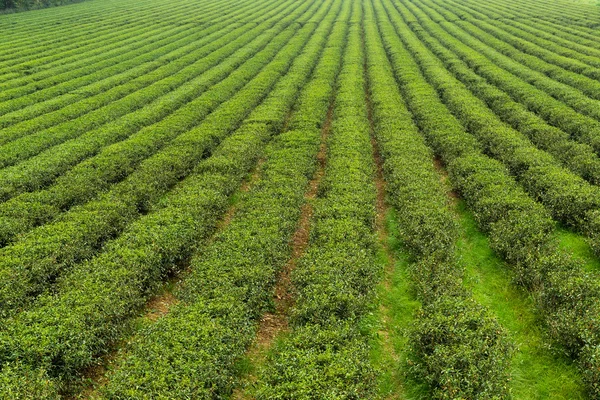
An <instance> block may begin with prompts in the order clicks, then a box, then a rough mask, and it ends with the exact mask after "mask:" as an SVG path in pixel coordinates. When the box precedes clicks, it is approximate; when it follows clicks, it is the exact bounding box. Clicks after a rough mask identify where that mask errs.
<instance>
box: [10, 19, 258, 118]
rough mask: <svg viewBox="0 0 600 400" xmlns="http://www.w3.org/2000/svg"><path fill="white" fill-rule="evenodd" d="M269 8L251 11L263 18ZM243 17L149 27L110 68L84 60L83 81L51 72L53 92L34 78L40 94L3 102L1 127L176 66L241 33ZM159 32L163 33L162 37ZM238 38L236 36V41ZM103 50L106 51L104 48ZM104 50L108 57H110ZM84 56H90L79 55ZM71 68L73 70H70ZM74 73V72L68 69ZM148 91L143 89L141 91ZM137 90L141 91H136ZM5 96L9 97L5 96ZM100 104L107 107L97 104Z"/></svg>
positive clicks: (122, 50) (123, 48)
mask: <svg viewBox="0 0 600 400" xmlns="http://www.w3.org/2000/svg"><path fill="white" fill-rule="evenodd" d="M266 11H268V10H265V9H260V10H256V9H251V10H246V12H247V13H250V12H254V13H256V14H259V13H260V15H264V13H265V12H266ZM243 16H244V13H243V12H241V11H239V12H234V13H232V15H231V17H233V18H220V19H219V21H216V22H217V23H215V24H214V25H212V26H211V27H208V28H207V29H194V27H193V26H191V25H183V26H175V27H172V28H170V29H160V28H147V29H148V30H149V31H150V33H152V34H151V35H148V36H149V37H148V38H143V37H139V36H135V37H134V38H133V42H134V43H133V44H131V45H130V46H129V45H128V43H127V39H125V40H119V41H118V42H119V43H120V44H121V46H119V51H118V52H117V53H116V54H114V56H113V57H111V58H110V61H109V63H107V65H104V67H102V65H95V64H93V63H92V65H89V63H90V62H91V61H92V60H89V59H85V58H84V59H85V60H86V61H87V62H88V63H86V65H87V66H88V67H87V68H89V69H87V71H84V72H83V71H82V72H83V73H82V74H79V76H68V75H67V76H66V77H65V78H66V79H56V77H55V75H56V74H55V73H54V69H53V68H50V69H49V70H50V71H51V73H52V75H51V76H52V77H54V78H53V79H52V80H51V81H50V82H49V85H48V87H46V88H44V85H43V82H44V80H40V79H39V78H40V77H37V76H36V77H33V79H35V84H36V87H37V91H35V92H34V93H31V94H27V95H23V96H20V97H18V98H13V99H8V100H4V101H2V102H1V103H0V114H1V115H2V116H1V117H0V126H1V127H2V128H6V127H8V126H10V125H14V124H15V123H18V122H21V121H24V120H27V119H31V118H34V117H38V116H41V115H44V114H47V113H50V112H53V111H57V110H59V109H62V108H63V107H65V106H67V105H70V104H72V103H75V102H78V101H81V100H83V99H87V98H92V97H95V96H98V95H100V94H102V93H103V92H106V91H108V90H110V89H112V88H113V87H115V86H118V85H122V84H124V83H127V82H129V81H131V80H133V79H135V78H137V77H139V76H142V75H143V74H144V73H146V72H142V73H140V72H138V71H139V70H142V71H144V68H146V69H147V71H148V72H150V71H153V70H155V69H156V68H158V67H160V66H163V65H164V64H165V63H166V62H171V61H175V60H177V59H179V58H181V57H183V56H185V55H186V54H188V53H190V52H192V51H193V50H195V49H197V48H200V47H202V46H206V45H207V44H210V43H211V42H212V41H214V40H216V39H218V38H221V37H222V36H224V35H226V34H228V33H230V32H231V31H233V30H234V29H236V28H239V27H238V26H236V25H235V24H233V22H234V21H235V18H236V17H243ZM157 32H160V33H159V34H157ZM128 37H129V36H128V35H125V36H124V38H128ZM233 37H235V36H233ZM101 48H102V46H101ZM108 50H109V49H105V53H109V51H108ZM80 57H82V58H83V57H85V55H80ZM69 67H70V66H69ZM69 70H71V68H69ZM142 87H143V86H140V87H139V88H140V89H141V88H142ZM135 90H139V89H137V88H135ZM3 93H5V92H3ZM97 104H98V105H101V104H102V103H97Z"/></svg>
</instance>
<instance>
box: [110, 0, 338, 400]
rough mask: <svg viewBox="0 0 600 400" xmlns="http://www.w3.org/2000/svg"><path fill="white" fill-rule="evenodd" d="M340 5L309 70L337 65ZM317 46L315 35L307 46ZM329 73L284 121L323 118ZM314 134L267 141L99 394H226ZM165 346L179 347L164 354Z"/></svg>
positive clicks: (293, 210)
mask: <svg viewBox="0 0 600 400" xmlns="http://www.w3.org/2000/svg"><path fill="white" fill-rule="evenodd" d="M340 5H342V2H337V4H336V5H334V8H339V6H340ZM348 5H349V3H348V2H345V4H343V7H344V9H343V10H342V11H341V13H340V15H339V16H338V17H337V20H338V21H341V23H336V24H335V27H334V30H333V32H332V34H331V36H330V39H329V41H328V47H327V48H326V49H325V51H324V54H323V58H322V60H321V62H320V63H319V64H318V66H317V70H316V71H320V70H321V67H323V69H327V70H328V71H330V72H335V70H334V69H333V70H332V69H331V68H328V67H327V66H326V65H327V64H329V65H332V66H335V65H336V64H339V57H336V55H338V56H339V54H336V53H339V48H340V46H341V44H342V43H343V38H344V30H345V29H346V26H345V24H344V23H343V22H344V21H345V20H346V19H347V14H348V10H349V7H348ZM336 13H337V11H336ZM336 13H331V12H330V15H328V17H327V19H328V22H327V23H326V24H324V25H323V26H322V27H320V28H319V31H321V32H323V33H325V31H326V30H327V29H330V28H331V25H333V22H334V20H335V14H336ZM326 25H327V26H326ZM324 44H325V43H323V41H320V43H318V47H315V50H318V49H321V50H322V49H323V45H324ZM307 67H308V65H307ZM332 78H333V77H332V76H327V75H324V74H322V73H320V72H316V73H315V75H313V79H312V80H311V82H310V83H309V84H308V85H306V87H305V88H304V89H303V92H302V96H301V97H300V102H299V107H298V108H297V111H296V115H295V116H293V117H292V118H293V120H292V125H293V124H294V120H296V119H297V117H299V116H302V117H310V118H313V119H315V120H317V119H319V120H320V121H323V119H324V118H325V114H326V112H327V104H328V102H329V94H330V92H331V88H329V89H327V86H328V85H330V83H331V79H332ZM324 89H325V90H324ZM298 113H299V114H298ZM319 139H320V130H319V128H318V127H316V126H315V127H312V128H306V129H300V130H295V129H292V130H290V131H287V132H286V133H283V134H281V135H279V137H277V138H276V139H275V141H274V143H273V144H271V145H270V146H269V147H268V148H267V150H266V161H265V163H264V164H263V165H262V166H261V172H262V173H261V179H260V180H259V181H258V183H257V185H256V186H255V187H254V188H253V189H252V190H251V192H250V193H249V194H248V195H247V196H245V197H244V198H243V199H242V205H241V207H240V208H239V209H238V211H237V212H236V214H235V216H234V218H233V219H232V221H231V223H230V225H228V226H227V227H226V228H225V230H224V231H222V232H220V233H219V234H218V235H217V236H216V238H215V239H214V241H213V242H212V243H211V245H210V246H209V247H208V248H207V249H206V250H205V251H203V252H202V254H201V255H198V256H197V257H196V258H194V260H193V261H192V265H191V267H192V273H191V274H190V276H188V277H187V279H186V281H185V286H184V288H183V290H182V291H180V292H179V293H178V298H179V300H180V303H179V304H178V305H176V306H175V307H174V308H173V309H172V310H171V312H170V313H169V314H167V315H166V316H165V317H163V318H161V319H160V320H158V321H157V323H155V324H154V325H152V326H151V327H150V328H149V329H147V330H145V331H144V332H143V333H142V334H140V335H139V336H138V337H139V339H138V340H137V341H136V342H135V343H134V345H133V346H132V349H130V350H128V352H127V353H128V356H127V357H126V359H124V360H123V361H122V362H121V363H119V365H118V366H117V367H116V370H115V372H114V373H113V374H111V375H110V376H109V379H108V382H109V383H108V385H107V387H106V389H105V390H104V393H105V395H106V397H107V398H115V399H116V398H123V397H127V398H145V396H154V397H161V396H165V397H169V395H170V394H171V393H172V390H173V388H175V390H176V392H175V393H177V395H176V396H175V397H194V398H216V397H225V396H226V395H228V394H230V393H231V391H232V389H233V387H234V386H235V385H236V383H237V381H238V376H237V371H236V365H237V363H238V362H239V360H240V358H242V357H243V355H244V353H245V352H246V350H247V348H248V346H249V345H250V343H251V342H252V341H253V339H254V337H255V334H256V325H257V321H258V319H259V318H260V316H261V315H262V313H263V312H264V311H266V310H267V309H269V308H270V307H271V306H272V305H271V301H272V300H271V299H272V290H273V285H274V282H275V279H276V275H277V272H278V271H279V270H280V269H281V268H282V267H283V265H284V263H285V262H286V261H287V260H288V259H289V257H290V255H291V254H290V253H291V248H290V241H291V239H292V236H293V233H294V231H295V229H296V223H297V220H298V218H299V217H300V210H301V206H302V203H303V202H304V192H305V189H306V186H307V183H308V180H309V179H310V177H311V176H312V174H313V172H314V170H315V164H316V162H315V161H316V157H315V154H316V153H317V151H318V149H319V142H320V140H319ZM250 237H254V238H260V240H249V238H250ZM240 248H241V249H243V251H240ZM173 348H176V349H181V351H177V352H176V353H175V354H174V353H173V351H172V350H171V349H173Z"/></svg>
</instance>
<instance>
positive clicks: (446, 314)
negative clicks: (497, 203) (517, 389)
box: [364, 9, 512, 399]
mask: <svg viewBox="0 0 600 400" xmlns="http://www.w3.org/2000/svg"><path fill="white" fill-rule="evenodd" d="M367 11H368V12H367V13H366V14H365V16H366V18H365V21H371V20H373V18H372V11H371V10H370V9H368V10H367ZM380 26H381V29H382V30H384V31H388V32H389V31H390V29H391V27H390V26H389V24H385V23H384V22H382V21H381V22H380ZM364 29H365V31H366V45H367V55H368V57H367V70H368V76H369V81H370V90H371V99H372V102H373V116H374V123H375V136H376V139H377V143H378V146H379V149H380V152H381V155H382V158H383V172H384V176H385V178H386V181H387V192H388V198H389V201H390V202H391V204H392V205H393V206H394V208H395V209H396V210H397V215H398V221H399V224H398V228H399V231H400V234H401V239H402V242H403V244H404V247H405V248H406V249H407V250H408V251H409V253H410V255H411V256H412V258H413V263H412V265H411V270H410V276H411V278H412V281H413V284H414V287H415V288H416V291H417V294H418V296H419V298H420V300H421V302H422V303H423V305H424V306H423V309H421V310H420V311H419V313H418V314H417V318H416V324H415V326H414V327H413V329H412V330H411V335H410V343H411V347H412V349H411V350H412V353H413V356H412V362H411V364H410V365H411V372H412V373H413V374H414V375H415V376H416V378H417V379H419V380H420V381H425V382H427V383H428V385H429V387H431V389H432V393H431V397H432V398H436V399H456V398H461V399H480V398H504V397H506V396H507V394H508V371H509V361H510V358H511V355H512V353H511V349H512V345H511V343H510V342H509V339H508V338H507V335H506V333H505V331H504V329H503V328H502V327H501V326H500V325H499V323H498V322H497V321H496V320H495V319H494V317H493V316H492V315H491V313H490V312H489V311H488V310H486V309H485V308H484V307H483V306H482V305H481V304H478V303H477V302H476V301H475V300H474V299H473V298H472V296H471V294H470V293H468V292H467V291H466V289H465V288H464V287H463V285H462V281H463V279H464V277H463V274H462V269H461V268H460V267H459V264H458V260H457V257H456V253H455V243H456V241H457V239H458V227H457V224H456V222H455V220H454V216H453V215H452V213H451V212H450V210H449V208H448V204H447V203H448V199H447V196H446V193H445V188H444V187H443V185H442V184H441V183H440V178H439V174H438V173H437V172H436V171H435V169H434V167H433V163H432V160H433V154H432V153H431V150H430V149H429V148H428V147H427V145H426V144H425V142H424V140H423V138H422V137H421V135H420V133H419V131H418V128H417V127H416V126H415V125H414V123H413V121H412V115H411V113H410V112H409V111H408V109H407V108H406V105H405V103H404V101H403V99H402V97H401V95H400V92H399V91H398V89H397V84H396V81H395V78H394V75H393V73H392V70H391V66H390V63H389V60H388V58H387V54H386V52H385V50H384V48H383V44H382V43H381V37H380V34H379V31H378V29H377V25H376V24H365V28H364ZM457 316H460V318H457Z"/></svg>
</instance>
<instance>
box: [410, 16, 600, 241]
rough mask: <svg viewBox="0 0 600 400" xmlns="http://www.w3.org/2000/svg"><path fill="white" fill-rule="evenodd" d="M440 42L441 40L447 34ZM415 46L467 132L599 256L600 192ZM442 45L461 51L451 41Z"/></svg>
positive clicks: (419, 33) (422, 32)
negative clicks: (587, 238)
mask: <svg viewBox="0 0 600 400" xmlns="http://www.w3.org/2000/svg"><path fill="white" fill-rule="evenodd" d="M399 7H400V10H401V11H402V12H403V13H405V15H409V16H410V14H408V13H409V11H408V10H407V9H403V8H402V6H399ZM421 23H422V24H423V25H421V26H423V27H426V29H425V30H419V29H415V35H416V36H418V37H419V38H421V40H423V41H424V42H425V43H427V44H428V45H429V46H430V47H431V46H437V47H438V50H439V51H440V52H444V50H445V49H443V48H442V47H441V46H439V45H436V43H433V44H432V43H431V41H430V40H428V38H427V33H426V31H429V25H427V24H426V22H425V21H421ZM413 29H414V27H413ZM437 37H438V38H441V35H437ZM411 43H412V45H413V49H414V50H413V52H415V53H417V52H418V56H417V58H418V59H419V61H418V62H419V64H420V65H421V67H422V70H423V71H424V74H425V75H426V76H427V78H428V80H429V81H430V82H431V83H432V85H433V86H434V87H435V88H436V90H437V91H438V93H439V95H440V97H441V98H442V100H443V101H444V102H445V103H446V104H447V105H448V107H449V108H450V109H451V110H452V112H453V113H454V114H455V115H456V116H457V117H458V118H459V119H460V120H461V122H462V123H463V125H464V126H465V127H466V128H467V130H468V131H469V132H470V133H471V134H473V135H474V136H475V137H476V138H477V139H478V140H479V141H480V142H481V144H482V146H483V149H484V151H485V152H487V153H489V154H491V155H492V156H493V157H494V158H496V159H498V160H500V161H501V162H502V163H504V164H505V165H506V166H507V167H508V169H509V170H510V172H511V173H512V174H513V175H514V176H515V177H516V178H517V180H518V181H519V182H520V183H521V184H522V185H523V187H524V188H525V190H526V191H527V192H528V193H530V194H531V196H532V197H534V198H535V199H536V200H538V201H540V202H541V203H542V204H544V205H545V206H546V208H547V209H548V210H549V211H550V213H551V214H552V215H553V216H554V217H555V218H556V219H557V220H558V221H561V222H563V223H564V224H566V225H567V226H571V227H574V228H575V229H577V230H579V231H580V232H582V233H583V234H585V235H587V236H588V237H589V238H590V241H591V244H592V247H593V248H594V249H595V250H596V251H597V250H598V249H599V248H600V244H599V243H598V233H599V230H598V229H599V227H600V223H599V221H600V219H599V212H598V209H599V208H600V188H598V187H597V186H594V185H591V184H589V183H588V182H585V181H584V180H583V179H582V178H581V177H579V176H577V175H575V174H573V173H571V172H570V171H567V170H565V169H564V168H562V167H561V166H559V165H558V163H557V162H556V161H555V160H554V158H553V157H551V156H550V155H549V154H548V153H546V152H544V151H541V150H539V149H537V148H536V147H535V146H534V145H532V144H531V143H530V142H529V140H527V139H526V138H525V137H523V135H521V134H520V132H518V131H516V130H514V129H511V128H509V127H508V126H506V125H504V124H502V123H501V121H500V119H499V117H498V116H497V115H496V114H494V113H493V112H492V111H491V110H490V109H489V108H488V107H487V106H486V105H485V104H483V103H482V102H481V101H480V100H479V99H477V98H475V97H474V96H473V94H472V93H471V92H470V91H469V90H468V89H467V88H466V87H465V86H464V85H462V84H461V83H460V82H459V81H457V80H456V78H454V77H453V76H452V74H451V73H450V72H449V71H448V70H447V69H446V68H445V66H444V65H443V64H442V62H441V61H440V60H438V59H436V58H435V57H434V56H432V55H431V54H430V53H429V52H428V51H429V50H428V49H427V48H426V47H425V46H424V45H423V43H422V42H421V41H419V39H417V38H415V39H414V40H411ZM442 44H443V45H444V46H445V47H446V48H450V49H452V50H454V49H455V47H454V46H451V45H449V42H445V41H444V42H443V43H442ZM416 49H418V50H416ZM449 62H450V63H452V62H454V63H456V62H457V61H456V60H450V61H449ZM458 62H459V63H460V61H458ZM459 68H460V65H459ZM469 85H470V83H469Z"/></svg>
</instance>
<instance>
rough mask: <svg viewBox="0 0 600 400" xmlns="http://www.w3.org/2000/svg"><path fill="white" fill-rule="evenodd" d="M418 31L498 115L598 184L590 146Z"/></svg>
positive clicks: (599, 172) (597, 162)
mask: <svg viewBox="0 0 600 400" xmlns="http://www.w3.org/2000/svg"><path fill="white" fill-rule="evenodd" d="M419 34H420V36H421V40H424V41H425V42H426V43H427V45H428V47H429V48H430V50H431V51H432V52H434V53H435V54H436V56H437V57H438V58H439V59H440V60H441V61H442V62H443V63H444V65H445V67H446V69H447V70H448V71H449V72H452V74H453V75H454V76H455V77H456V78H457V79H459V80H460V81H461V82H462V83H463V84H465V85H466V86H467V87H468V88H469V90H470V91H471V92H472V93H473V94H475V95H476V96H477V97H479V98H480V99H481V100H483V101H484V102H485V103H486V105H487V106H488V107H489V108H490V109H492V110H493V111H494V112H495V113H496V115H497V116H498V117H499V118H501V119H502V120H503V121H504V122H506V123H508V124H509V125H511V126H512V127H513V128H514V129H516V130H518V131H519V132H521V133H523V134H524V135H526V136H527V137H528V138H529V139H530V140H531V141H532V142H533V143H534V144H535V145H536V146H537V147H538V148H540V149H542V150H544V151H547V152H549V153H550V154H552V156H553V157H554V158H556V159H557V160H559V161H560V162H561V163H562V164H563V165H565V166H566V167H567V168H568V169H570V170H571V171H573V172H574V173H576V174H578V175H579V176H581V177H582V178H584V179H586V180H587V181H589V182H590V183H592V184H596V185H597V184H600V158H598V156H597V155H596V154H595V153H594V151H593V149H592V148H591V147H590V146H588V145H585V144H582V143H577V142H574V141H573V140H571V138H570V136H569V135H568V134H567V133H565V132H563V131H561V130H560V129H558V128H556V127H554V126H551V125H548V124H547V123H546V122H545V121H544V120H542V119H541V118H540V117H538V116H537V115H535V114H534V113H532V112H530V111H528V110H527V109H526V108H525V107H524V106H523V105H521V104H520V103H517V102H515V101H514V100H513V99H512V98H511V97H510V96H509V95H508V94H506V93H505V92H503V91H501V90H500V89H498V88H497V87H495V86H494V85H491V84H489V83H488V82H487V81H486V80H485V79H484V78H482V77H480V76H478V75H477V74H476V72H474V71H473V70H471V69H470V68H468V67H467V66H466V65H465V64H464V63H462V62H461V60H460V59H459V58H458V56H456V55H455V54H454V53H452V51H450V49H454V47H448V46H445V45H442V44H440V43H439V42H438V41H437V40H436V39H435V38H433V37H432V36H431V35H429V34H428V33H427V32H426V31H422V32H419Z"/></svg>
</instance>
